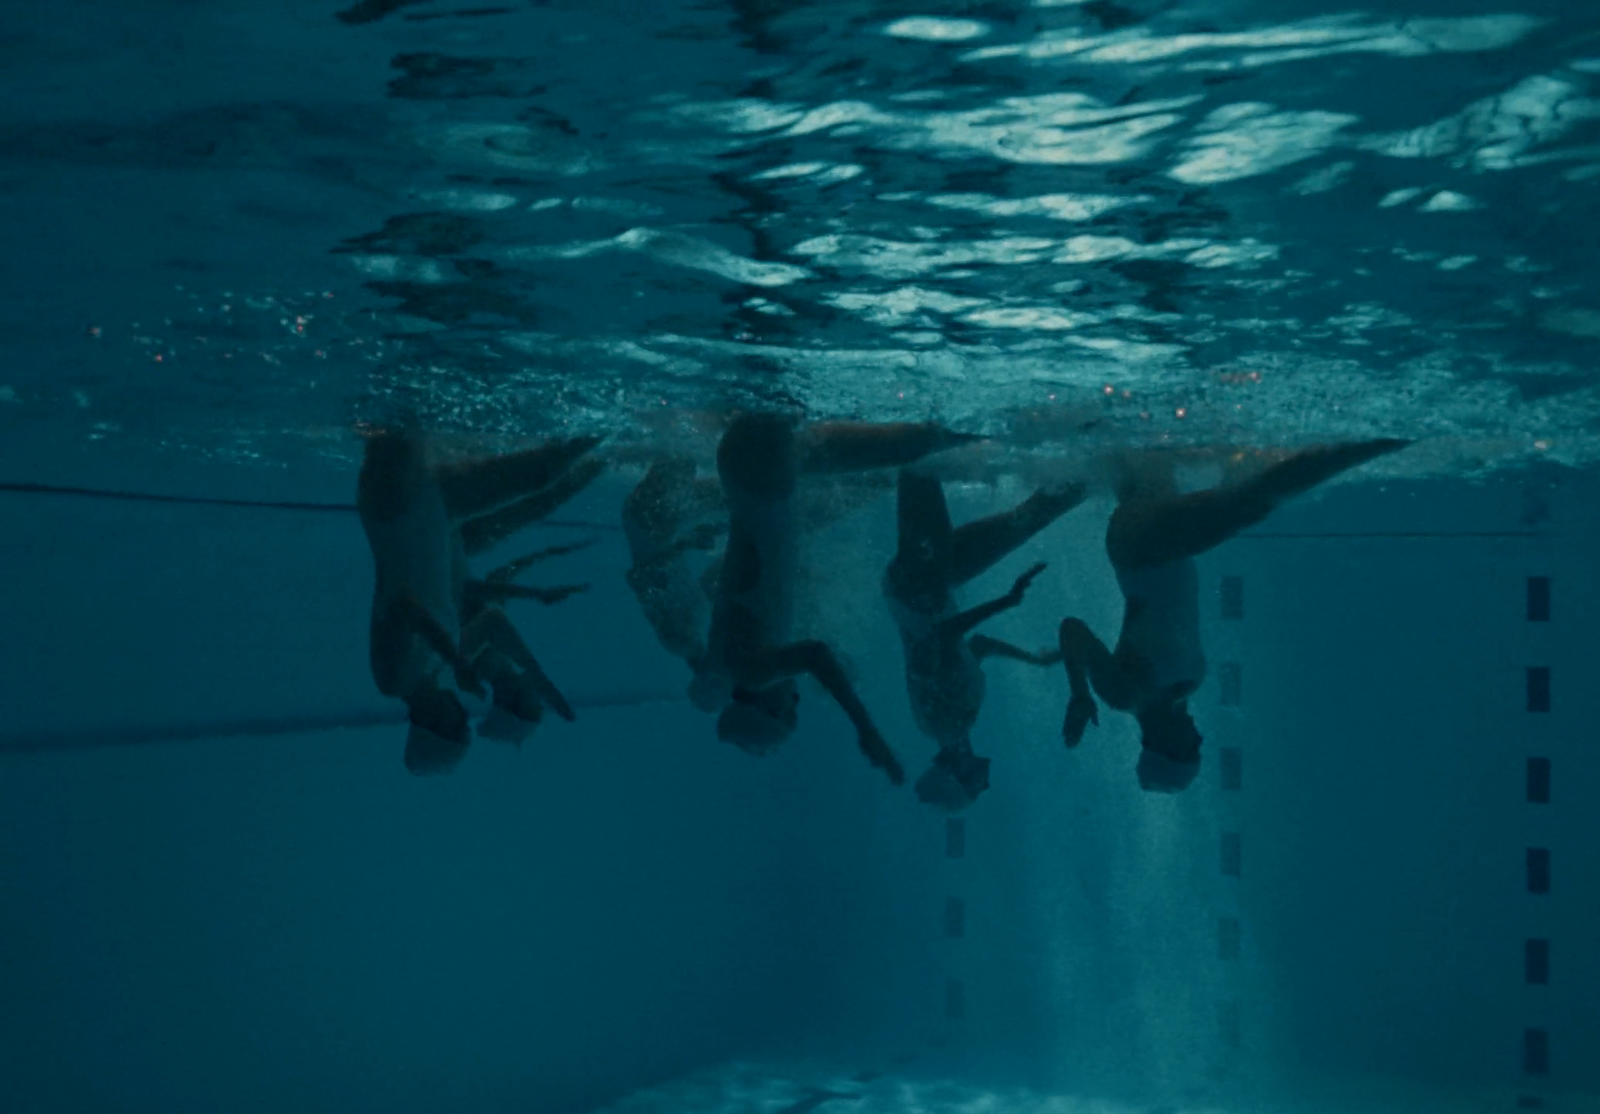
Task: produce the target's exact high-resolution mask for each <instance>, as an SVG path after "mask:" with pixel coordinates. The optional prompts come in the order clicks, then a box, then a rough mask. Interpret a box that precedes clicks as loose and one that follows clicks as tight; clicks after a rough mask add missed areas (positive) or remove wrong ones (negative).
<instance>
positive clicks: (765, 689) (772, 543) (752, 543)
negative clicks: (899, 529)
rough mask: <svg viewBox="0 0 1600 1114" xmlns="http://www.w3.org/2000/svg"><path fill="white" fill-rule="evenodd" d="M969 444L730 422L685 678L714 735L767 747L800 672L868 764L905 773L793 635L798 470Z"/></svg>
mask: <svg viewBox="0 0 1600 1114" xmlns="http://www.w3.org/2000/svg"><path fill="white" fill-rule="evenodd" d="M971 440H974V438H972V437H968V436H966V435H962V434H955V433H950V432H948V431H946V430H944V429H942V428H941V427H939V426H937V425H932V424H922V425H910V424H900V425H865V424H859V423H848V422H837V423H823V424H817V425H810V426H805V427H802V428H800V429H798V430H797V429H796V428H795V427H794V425H793V424H792V423H791V422H790V421H789V420H788V419H787V418H783V417H779V416H775V415H761V414H741V415H738V416H736V417H735V418H734V420H733V422H732V423H731V424H730V425H729V426H728V429H727V432H726V433H725V434H724V435H723V438H722V441H721V443H720V444H719V445H718V447H717V473H718V476H719V478H720V479H721V482H722V491H723V497H724V498H725V500H726V501H727V506H728V515H729V527H728V543H727V550H726V553H725V555H724V558H723V564H722V570H721V573H720V575H719V577H718V580H717V595H716V602H715V606H714V607H713V610H712V620H711V633H710V637H709V639H708V641H707V650H706V655H705V659H704V666H703V668H702V669H700V670H699V671H697V673H696V675H695V679H694V682H693V684H692V685H691V686H690V697H691V699H693V700H694V702H695V704H696V705H697V706H698V707H700V708H701V709H702V710H704V711H708V712H719V713H720V715H719V717H718V720H717V735H718V737H720V738H722V739H724V740H727V741H729V742H732V743H735V744H736V745H738V746H739V747H741V748H742V749H744V750H745V751H747V752H749V753H752V754H762V753H766V752H767V751H770V750H771V749H773V748H774V747H776V746H777V745H778V744H779V743H781V742H783V740H784V739H786V738H787V737H788V736H789V735H790V733H792V732H793V731H794V728H795V725H796V723H797V722H798V713H797V706H798V704H799V700H800V693H799V689H798V688H797V687H796V686H795V682H794V678H795V677H796V676H797V675H798V674H801V673H809V674H811V675H812V676H813V677H815V678H816V680H817V681H818V683H820V684H821V685H822V687H823V688H824V689H825V690H827V692H828V694H829V695H830V696H832V697H833V698H834V700H835V701H837V702H838V704H839V707H840V708H841V709H842V710H843V711H844V713H845V714H846V715H847V716H848V717H849V718H850V722H851V723H852V724H853V725H854V726H855V729H856V735H857V741H858V743H859V745H860V748H861V751H862V753H863V754H865V755H866V756H867V760H868V761H869V762H871V763H872V764H873V765H874V766H876V767H878V768H879V769H882V770H883V771H885V773H887V774H888V776H889V779H890V780H891V781H893V782H894V783H895V784H899V783H900V782H901V781H902V780H903V779H904V777H905V775H904V772H903V771H902V770H901V768H900V763H899V761H898V760H897V759H896V758H895V756H894V752H893V751H891V750H890V749H889V745H888V743H886V742H885V741H884V738H883V736H882V735H881V734H879V732H878V729H877V728H876V727H875V726H874V725H873V723H872V719H871V717H870V716H869V715H868V713H867V709H866V707H865V706H864V705H863V704H862V703H861V700H860V698H859V697H857V695H856V693H855V689H854V688H853V686H852V685H851V684H850V681H849V679H848V677H846V675H845V672H844V669H843V668H842V667H841V666H840V664H839V659H838V657H837V656H836V655H835V654H834V652H833V650H832V649H831V648H830V647H829V646H828V645H827V644H825V643H823V642H820V641H816V640H806V641H799V642H791V641H790V638H791V637H792V635H791V627H792V625H793V619H794V605H795V600H794V595H795V584H796V579H797V577H798V574H799V535H800V529H801V524H800V521H799V519H800V516H799V513H798V511H797V506H796V504H797V500H796V488H797V485H798V482H799V478H800V476H801V475H802V474H803V473H839V472H850V471H861V470H866V469H871V468H884V467H894V466H897V465H903V464H909V463H911V462H913V461H915V460H918V459H920V458H922V457H924V456H926V455H928V454H929V453H933V452H937V451H939V450H941V449H945V448H949V447H951V446H953V445H957V444H963V443H966V442H968V441H971Z"/></svg>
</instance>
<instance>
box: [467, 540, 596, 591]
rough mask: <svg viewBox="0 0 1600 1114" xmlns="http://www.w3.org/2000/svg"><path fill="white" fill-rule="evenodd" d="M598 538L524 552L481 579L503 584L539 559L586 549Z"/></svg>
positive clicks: (561, 555) (562, 555)
mask: <svg viewBox="0 0 1600 1114" xmlns="http://www.w3.org/2000/svg"><path fill="white" fill-rule="evenodd" d="M597 540H598V539H596V538H584V539H583V540H582V541H576V542H570V543H568V544H567V545H552V546H549V547H548V548H546V549H538V550H535V551H534V552H532V553H527V554H524V555H523V556H521V557H518V558H516V559H514V560H511V561H507V562H506V563H505V564H503V565H501V566H500V567H499V568H498V569H495V570H494V571H493V572H491V573H489V575H487V576H485V577H484V578H483V579H484V581H485V582H487V583H489V584H505V583H508V582H510V581H512V580H515V579H516V578H517V577H518V576H520V575H522V573H523V571H524V570H526V569H527V568H529V567H530V566H532V565H535V564H537V563H539V562H540V561H545V560H548V559H549V558H551V557H564V556H566V555H567V554H568V553H576V552H578V550H580V549H587V548H588V547H589V546H591V545H593V544H594V543H595V542H596V541H597Z"/></svg>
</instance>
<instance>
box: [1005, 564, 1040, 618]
mask: <svg viewBox="0 0 1600 1114" xmlns="http://www.w3.org/2000/svg"><path fill="white" fill-rule="evenodd" d="M1044 570H1045V562H1043V561H1040V562H1039V563H1038V564H1037V565H1035V566H1033V568H1031V569H1029V570H1028V571H1027V572H1025V573H1023V574H1022V575H1021V576H1019V577H1017V582H1016V583H1015V584H1013V585H1012V586H1011V591H1009V592H1007V593H1006V597H1005V599H1006V603H1007V604H1008V605H1010V606H1011V607H1016V606H1017V605H1018V604H1019V603H1021V602H1022V595H1023V593H1024V592H1026V591H1027V590H1028V585H1030V584H1032V583H1033V579H1034V577H1036V576H1038V575H1039V574H1040V573H1042V572H1044Z"/></svg>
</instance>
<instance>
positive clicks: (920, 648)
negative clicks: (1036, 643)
mask: <svg viewBox="0 0 1600 1114" xmlns="http://www.w3.org/2000/svg"><path fill="white" fill-rule="evenodd" d="M1085 494H1086V489H1085V488H1084V487H1083V486H1082V485H1081V484H1071V485H1067V486H1063V487H1056V488H1045V489H1042V490H1040V491H1036V492H1035V493H1034V494H1033V495H1031V496H1029V497H1028V498H1027V499H1026V500H1024V501H1023V502H1022V503H1020V504H1019V505H1018V506H1016V507H1014V508H1012V509H1011V510H1009V511H1005V512H1003V513H1000V514H995V515H990V516H989V517H988V518H981V519H978V520H977V521H975V522H969V523H967V524H966V525H964V526H962V527H960V528H955V527H952V526H951V524H950V510H949V507H948V506H947V505H946V503H945V497H944V487H943V485H942V484H941V483H940V482H939V481H938V480H937V479H935V478H933V477H931V476H924V475H918V474H916V472H915V471H914V470H913V469H909V468H902V469H901V470H900V481H899V489H898V492H897V495H896V510H897V518H898V522H899V546H898V550H897V551H896V553H895V555H894V560H892V561H891V562H890V563H889V567H888V568H887V569H886V570H885V572H884V577H883V593H884V596H885V597H886V598H887V599H888V601H889V610H890V612H891V613H892V614H893V615H894V620H895V625H896V626H897V627H899V628H900V642H901V645H902V646H903V647H904V649H905V661H906V692H907V694H908V695H909V697H910V700H911V711H912V715H913V717H914V718H915V719H916V721H917V727H918V728H920V729H921V731H922V733H923V734H924V735H927V736H928V737H929V738H931V739H933V740H934V741H935V742H936V743H938V744H939V753H938V755H937V756H936V757H935V758H934V760H933V764H932V765H931V766H929V767H928V770H927V772H926V773H924V774H923V775H922V776H921V777H920V778H918V779H917V785H916V789H917V796H918V797H920V798H921V799H922V800H923V801H925V802H927V803H928V804H931V805H935V806H937V807H939V808H942V809H945V810H946V811H949V812H957V811H959V810H961V809H963V808H965V807H967V806H968V805H970V804H971V803H972V802H973V801H975V800H977V798H978V795H979V794H980V793H982V792H983V791H984V790H985V789H987V788H988V786H989V760H988V759H987V758H982V757H979V756H978V755H975V754H973V752H972V741H971V734H972V728H973V725H974V724H976V723H977V721H978V712H979V709H980V708H981V707H982V705H983V698H984V693H985V690H986V688H987V682H986V681H985V678H984V675H983V668H982V666H981V664H980V663H981V662H982V661H983V660H984V659H985V658H988V657H1006V658H1011V659H1013V660H1016V661H1024V662H1028V663H1030V664H1032V665H1054V664H1055V663H1056V662H1057V661H1059V660H1060V659H1059V657H1057V656H1056V655H1054V654H1035V653H1032V652H1030V651H1027V650H1023V649H1021V648H1019V647H1017V646H1013V645H1011V644H1010V643H1008V642H1002V641H1001V640H1000V639H998V638H991V637H989V636H988V635H984V634H974V633H973V632H974V631H975V630H976V629H977V628H978V626H979V625H980V624H982V623H984V622H986V621H987V620H989V619H991V618H993V617H994V616H996V615H999V614H1000V613H1001V612H1003V611H1008V610H1010V609H1012V608H1014V607H1017V606H1018V605H1020V604H1021V603H1022V597H1023V594H1024V593H1025V592H1026V591H1027V589H1028V585H1029V584H1031V583H1032V582H1033V579H1034V578H1035V577H1036V576H1038V575H1039V574H1040V573H1041V572H1043V571H1044V568H1045V566H1044V565H1043V564H1042V563H1041V564H1036V565H1034V566H1033V567H1032V568H1030V569H1028V571H1027V572H1025V573H1023V574H1022V575H1021V576H1019V577H1017V579H1016V582H1015V583H1014V584H1013V585H1012V586H1011V590H1010V591H1009V592H1007V593H1006V594H1005V595H1003V596H999V597H997V598H995V599H992V600H990V601H988V602H987V603H982V604H979V605H978V606H977V607H973V608H970V609H968V610H966V611H958V610H957V609H956V599H955V589H956V588H959V587H960V586H961V585H963V584H965V583H967V581H969V580H971V579H972V578H973V577H975V576H977V575H979V574H980V573H982V572H985V571H987V570H988V569H990V568H991V567H993V566H994V565H995V563H996V562H998V561H999V560H1000V559H1001V558H1003V557H1005V556H1006V555H1008V554H1009V553H1011V552H1012V551H1013V550H1015V549H1016V548H1017V547H1018V546H1020V545H1022V544H1023V543H1024V542H1026V541H1027V540H1028V539H1029V538H1032V537H1033V536H1034V535H1035V534H1037V533H1038V532H1039V531H1040V530H1043V529H1044V528H1045V527H1046V526H1048V525H1050V524H1051V523H1052V522H1054V521H1055V520H1056V519H1058V518H1060V517H1061V516H1062V515H1064V514H1066V513H1067V512H1068V511H1069V510H1071V509H1072V508H1073V507H1075V506H1077V505H1078V504H1079V503H1081V502H1083V499H1084V496H1085Z"/></svg>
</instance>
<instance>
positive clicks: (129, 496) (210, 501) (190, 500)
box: [0, 482, 621, 530]
mask: <svg viewBox="0 0 1600 1114" xmlns="http://www.w3.org/2000/svg"><path fill="white" fill-rule="evenodd" d="M0 492H9V493H12V494H17V495H66V496H77V497H80V498H89V499H118V500H122V501H124V502H132V503H181V504H187V505H190V506H197V507H250V508H254V509H257V510H268V511H312V512H328V511H331V512H334V513H336V514H354V513H355V511H356V506H355V504H354V503H299V502H294V501H290V500H281V501H277V500H262V499H218V498H209V497H206V496H200V495H160V494H157V493H155V492H148V491H105V490H102V489H100V488H94V487H62V486H58V485H56V484H35V483H3V482H0ZM529 525H531V526H555V527H562V528H566V529H573V530H620V529H621V527H620V526H615V525H612V524H610V523H604V522H583V521H577V520H570V519H556V518H547V519H544V520H543V521H541V522H534V523H530V524H529Z"/></svg>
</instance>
